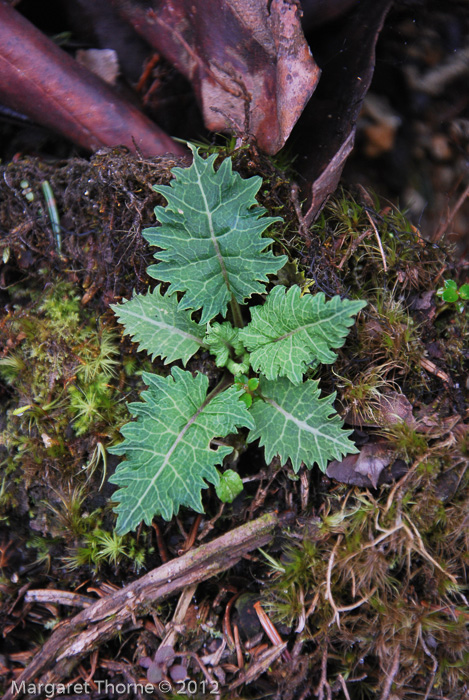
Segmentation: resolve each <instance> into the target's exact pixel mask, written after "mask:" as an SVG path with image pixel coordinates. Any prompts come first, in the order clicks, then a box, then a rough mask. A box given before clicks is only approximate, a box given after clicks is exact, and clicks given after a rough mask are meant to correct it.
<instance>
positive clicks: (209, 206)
mask: <svg viewBox="0 0 469 700" xmlns="http://www.w3.org/2000/svg"><path fill="white" fill-rule="evenodd" d="M192 151H193V154H194V160H193V163H192V165H191V166H190V167H189V168H173V170H172V172H173V174H174V175H175V179H174V180H173V181H172V182H171V185H159V186H155V187H154V189H155V190H156V191H157V192H160V193H161V194H162V195H164V197H165V198H166V200H167V202H168V205H167V207H156V208H155V215H156V218H157V220H158V221H159V222H160V223H161V226H160V227H158V228H148V229H145V231H144V232H143V235H144V237H145V238H146V239H147V241H148V242H149V243H150V244H151V245H154V246H158V247H159V248H160V250H159V251H158V252H157V253H155V258H157V260H160V262H159V263H157V264H156V265H152V266H150V267H149V268H148V273H149V274H150V275H151V276H152V277H156V278H157V279H159V280H162V281H164V282H170V283H171V284H170V286H169V290H168V292H169V293H170V294H173V293H174V292H176V291H180V292H183V293H184V296H183V298H182V299H181V302H180V308H181V309H202V316H201V321H200V322H201V323H207V322H208V321H210V320H211V319H213V318H214V317H215V316H216V315H217V314H219V313H222V314H225V312H226V308H227V305H228V303H229V302H230V301H231V299H232V298H233V297H234V298H235V299H236V301H237V302H238V303H241V304H242V303H244V301H245V300H246V299H247V298H249V297H250V296H251V295H252V294H256V293H262V292H264V283H265V282H267V279H268V278H267V275H272V274H275V273H276V272H277V270H279V269H280V268H281V267H282V266H283V265H284V264H285V262H286V261H287V258H286V257H285V256H277V257H276V256H274V255H273V254H272V252H271V251H265V248H267V246H268V245H269V244H270V243H271V242H272V241H271V239H269V238H262V233H263V232H264V231H265V229H266V228H267V227H268V226H270V224H272V223H273V222H274V221H281V219H279V218H278V217H270V216H263V214H264V213H265V209H264V208H263V207H259V206H258V204H257V201H256V197H255V195H256V194H257V192H258V190H259V188H260V186H261V184H262V180H261V178H260V177H257V176H256V177H251V178H248V179H246V180H244V179H243V178H242V177H241V176H240V175H239V174H238V173H236V172H233V171H232V169H231V159H230V158H226V159H225V160H224V161H223V162H222V164H221V165H220V167H219V168H218V170H217V171H216V172H215V170H214V167H213V165H214V161H215V160H216V157H217V156H216V155H212V156H210V157H209V158H207V159H206V160H204V159H203V158H202V157H201V156H200V155H199V153H198V151H197V149H196V148H194V147H192ZM261 217H262V218H261Z"/></svg>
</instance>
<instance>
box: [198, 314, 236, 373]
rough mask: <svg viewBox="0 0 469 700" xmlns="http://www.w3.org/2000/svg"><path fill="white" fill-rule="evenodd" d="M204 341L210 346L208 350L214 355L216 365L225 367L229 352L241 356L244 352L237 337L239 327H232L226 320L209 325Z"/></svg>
mask: <svg viewBox="0 0 469 700" xmlns="http://www.w3.org/2000/svg"><path fill="white" fill-rule="evenodd" d="M205 342H206V344H207V345H208V347H209V348H210V352H211V353H213V354H214V355H215V358H216V360H215V364H216V365H217V367H226V364H227V362H228V360H229V359H230V357H231V352H233V353H234V355H235V356H237V357H242V355H243V354H244V353H245V352H246V351H245V349H244V345H243V344H242V342H241V341H240V339H239V329H238V328H233V326H232V325H231V323H228V321H226V323H214V324H212V325H211V326H209V328H208V330H207V335H206V338H205Z"/></svg>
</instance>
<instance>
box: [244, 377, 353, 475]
mask: <svg viewBox="0 0 469 700" xmlns="http://www.w3.org/2000/svg"><path fill="white" fill-rule="evenodd" d="M320 393H321V391H320V389H319V388H318V382H317V381H313V380H311V379H309V380H307V381H306V382H304V383H303V384H300V385H299V386H296V385H294V384H292V383H291V382H290V381H289V380H288V379H285V378H281V379H277V380H276V381H275V382H270V381H268V380H267V379H265V378H264V377H262V378H261V381H260V395H261V397H262V399H263V400H262V401H254V402H253V404H252V407H251V409H250V413H251V415H252V417H253V418H254V422H255V423H256V427H255V429H254V430H252V431H251V432H250V433H249V436H248V442H253V441H254V440H257V439H258V438H260V442H259V444H260V445H261V446H264V447H265V458H266V461H267V462H270V461H271V460H272V459H273V458H274V457H275V455H278V456H279V457H280V459H281V461H282V463H285V462H286V461H287V459H288V458H290V459H291V462H292V465H293V469H294V470H295V472H297V471H298V470H299V468H300V465H301V463H302V462H304V463H305V464H306V466H307V467H308V468H311V467H312V466H313V465H314V464H318V466H319V467H320V469H321V470H322V471H326V468H327V463H328V462H329V460H332V459H342V457H343V455H345V454H348V453H353V452H358V450H357V448H356V447H355V445H354V444H353V442H351V441H350V440H349V438H348V436H349V435H350V434H351V433H352V432H353V431H352V430H343V429H342V420H341V418H340V416H338V415H337V413H335V410H334V407H333V405H332V404H333V402H334V399H335V394H331V395H330V396H326V397H323V398H319V396H320Z"/></svg>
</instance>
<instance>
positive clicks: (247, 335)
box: [239, 285, 366, 384]
mask: <svg viewBox="0 0 469 700" xmlns="http://www.w3.org/2000/svg"><path fill="white" fill-rule="evenodd" d="M364 306H366V302H365V301H350V300H348V299H344V300H342V299H340V297H338V296H336V297H333V298H332V299H331V300H330V301H327V302H326V301H325V296H324V294H322V293H321V292H320V293H318V294H315V295H311V294H305V295H304V296H301V289H300V287H298V286H296V285H295V286H294V287H291V288H290V289H288V290H286V289H285V287H281V286H278V287H274V289H272V291H271V292H270V293H269V295H268V296H267V299H266V302H265V304H264V305H263V306H260V307H255V308H253V309H252V321H251V323H249V325H248V326H246V328H243V329H242V330H241V331H240V334H239V337H240V339H241V341H242V342H243V343H244V345H245V347H246V348H247V350H249V352H250V353H251V356H250V362H251V366H252V368H253V369H254V371H255V372H258V371H260V372H262V373H263V374H265V376H266V377H267V379H275V378H276V377H279V376H280V377H281V376H286V377H288V378H289V379H290V380H291V381H292V382H293V383H294V384H299V383H300V382H301V381H302V378H303V374H304V373H305V372H306V370H307V369H308V365H309V364H311V363H312V362H314V361H320V362H323V363H326V364H330V363H332V362H334V361H335V360H336V358H337V355H336V354H335V353H334V352H331V348H340V347H342V345H343V344H344V341H345V337H346V336H347V334H348V332H349V328H350V326H352V325H353V323H354V320H353V318H352V316H354V315H355V314H356V313H358V312H359V311H360V309H363V307H364Z"/></svg>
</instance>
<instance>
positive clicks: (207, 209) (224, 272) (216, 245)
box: [194, 159, 232, 296]
mask: <svg viewBox="0 0 469 700" xmlns="http://www.w3.org/2000/svg"><path fill="white" fill-rule="evenodd" d="M194 164H195V170H196V172H197V181H198V183H199V189H200V192H201V194H202V197H203V200H204V206H205V212H206V214H207V219H208V227H209V230H210V238H211V241H212V244H213V247H214V249H215V255H216V256H217V259H218V264H219V265H220V269H221V273H222V275H223V279H224V281H225V284H226V288H227V289H228V292H229V294H230V296H232V291H231V285H230V279H229V277H228V270H227V269H226V266H225V261H224V259H223V255H222V254H221V250H220V246H219V243H218V241H217V237H216V235H215V230H214V228H213V220H212V213H211V211H210V207H209V206H208V202H207V197H206V196H205V192H204V188H203V187H202V182H201V179H200V174H199V171H198V170H197V163H196V161H195V159H194Z"/></svg>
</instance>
